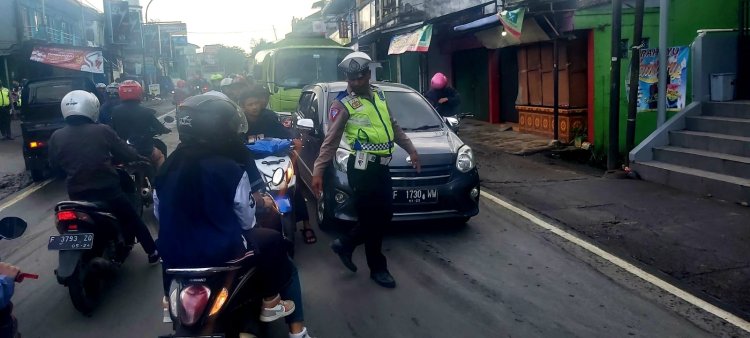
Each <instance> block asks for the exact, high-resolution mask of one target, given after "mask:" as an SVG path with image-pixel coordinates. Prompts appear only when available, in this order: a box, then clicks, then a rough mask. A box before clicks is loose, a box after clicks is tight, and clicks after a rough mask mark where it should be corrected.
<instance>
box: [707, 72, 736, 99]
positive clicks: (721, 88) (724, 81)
mask: <svg viewBox="0 0 750 338" xmlns="http://www.w3.org/2000/svg"><path fill="white" fill-rule="evenodd" d="M736 78H737V75H736V74H734V73H717V74H711V101H732V100H734V81H735V79H736Z"/></svg>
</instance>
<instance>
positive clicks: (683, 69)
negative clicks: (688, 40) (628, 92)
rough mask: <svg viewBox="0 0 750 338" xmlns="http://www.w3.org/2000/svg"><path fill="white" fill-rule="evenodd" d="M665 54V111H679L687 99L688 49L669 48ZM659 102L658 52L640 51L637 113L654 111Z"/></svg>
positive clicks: (683, 47) (652, 50) (682, 47)
mask: <svg viewBox="0 0 750 338" xmlns="http://www.w3.org/2000/svg"><path fill="white" fill-rule="evenodd" d="M668 53H669V54H667V64H668V66H667V67H668V68H667V76H668V82H667V110H669V111H680V110H682V109H684V108H685V102H686V99H687V97H686V96H687V76H688V74H687V64H688V56H689V55H690V48H689V47H686V46H680V47H670V48H669V49H668ZM658 101H659V50H658V49H644V50H641V62H640V69H639V76H638V111H639V112H641V111H649V110H655V109H656V107H657V104H658Z"/></svg>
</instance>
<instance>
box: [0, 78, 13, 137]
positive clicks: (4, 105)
mask: <svg viewBox="0 0 750 338" xmlns="http://www.w3.org/2000/svg"><path fill="white" fill-rule="evenodd" d="M10 107H11V102H10V91H9V90H8V88H5V87H3V83H2V81H0V134H2V136H3V140H12V139H13V137H11V136H10Z"/></svg>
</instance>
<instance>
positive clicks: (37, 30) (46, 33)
mask: <svg viewBox="0 0 750 338" xmlns="http://www.w3.org/2000/svg"><path fill="white" fill-rule="evenodd" d="M23 38H24V40H43V41H47V42H51V43H58V44H62V45H72V46H82V45H83V40H82V39H81V37H80V36H79V35H76V34H71V33H66V32H63V31H62V30H59V29H55V28H52V27H47V28H46V29H44V27H40V26H27V27H24V31H23Z"/></svg>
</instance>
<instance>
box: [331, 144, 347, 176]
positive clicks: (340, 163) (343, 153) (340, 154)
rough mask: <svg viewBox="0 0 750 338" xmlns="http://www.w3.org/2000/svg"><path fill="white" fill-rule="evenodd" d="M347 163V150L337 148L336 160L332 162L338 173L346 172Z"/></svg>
mask: <svg viewBox="0 0 750 338" xmlns="http://www.w3.org/2000/svg"><path fill="white" fill-rule="evenodd" d="M348 162H349V150H346V149H344V148H339V149H337V150H336V158H335V161H334V162H333V164H334V166H335V167H336V169H337V170H338V171H341V172H344V173H345V172H346V166H347V164H348Z"/></svg>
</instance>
